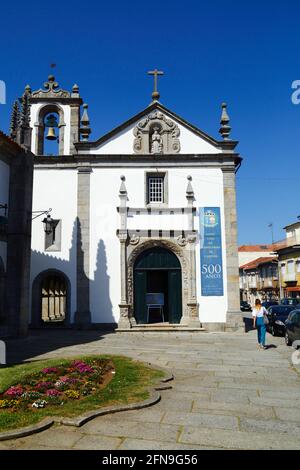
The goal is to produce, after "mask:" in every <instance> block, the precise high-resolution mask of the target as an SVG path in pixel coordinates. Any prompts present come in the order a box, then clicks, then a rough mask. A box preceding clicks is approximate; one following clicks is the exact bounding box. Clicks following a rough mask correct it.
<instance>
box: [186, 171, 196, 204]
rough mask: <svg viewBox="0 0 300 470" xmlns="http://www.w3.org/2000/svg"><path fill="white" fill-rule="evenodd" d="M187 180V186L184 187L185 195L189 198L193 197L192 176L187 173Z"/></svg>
mask: <svg viewBox="0 0 300 470" xmlns="http://www.w3.org/2000/svg"><path fill="white" fill-rule="evenodd" d="M187 180H188V185H187V188H186V197H187V198H188V199H189V198H193V199H194V190H193V186H192V180H193V178H192V177H191V176H190V175H189V176H188V177H187Z"/></svg>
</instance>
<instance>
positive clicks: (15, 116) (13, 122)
mask: <svg viewBox="0 0 300 470" xmlns="http://www.w3.org/2000/svg"><path fill="white" fill-rule="evenodd" d="M19 121H20V106H19V101H18V100H16V101H15V102H14V104H13V107H12V112H11V117H10V126H9V132H10V136H11V138H12V139H15V138H16V137H17V130H18V125H19Z"/></svg>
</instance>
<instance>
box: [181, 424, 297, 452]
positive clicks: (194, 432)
mask: <svg viewBox="0 0 300 470" xmlns="http://www.w3.org/2000/svg"><path fill="white" fill-rule="evenodd" d="M179 442H181V443H182V444H196V445H202V446H207V447H211V446H212V447H218V446H220V447H222V448H224V449H238V450H248V449H249V450H251V449H257V450H264V449H265V450H271V449H278V448H279V449H282V450H293V449H299V447H300V437H297V436H294V437H293V436H291V435H287V436H284V435H282V434H278V433H274V434H273V435H272V434H267V433H257V432H241V431H228V430H219V429H218V430H212V429H205V428H193V427H185V428H184V431H183V433H182V434H181V436H180V439H179Z"/></svg>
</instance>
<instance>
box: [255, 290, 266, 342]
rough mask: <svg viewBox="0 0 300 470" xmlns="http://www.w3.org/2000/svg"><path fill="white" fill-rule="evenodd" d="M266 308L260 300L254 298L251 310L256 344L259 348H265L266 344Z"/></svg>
mask: <svg viewBox="0 0 300 470" xmlns="http://www.w3.org/2000/svg"><path fill="white" fill-rule="evenodd" d="M267 313H268V312H267V310H266V309H265V307H263V306H262V304H261V301H260V300H259V299H256V301H255V307H254V309H253V310H252V316H253V328H255V327H256V328H257V339H258V345H259V347H260V348H261V349H267V346H266V323H265V318H267V317H266V315H267Z"/></svg>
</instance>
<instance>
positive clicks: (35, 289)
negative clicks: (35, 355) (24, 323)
mask: <svg viewBox="0 0 300 470" xmlns="http://www.w3.org/2000/svg"><path fill="white" fill-rule="evenodd" d="M70 293H71V287H70V281H69V279H68V278H67V276H66V275H65V274H64V273H63V272H61V271H58V270H56V269H49V270H47V271H43V272H42V273H40V274H39V275H38V276H37V277H36V278H35V280H34V282H33V285H32V322H31V324H32V326H34V327H39V326H50V325H57V326H67V325H68V324H69V321H70Z"/></svg>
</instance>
